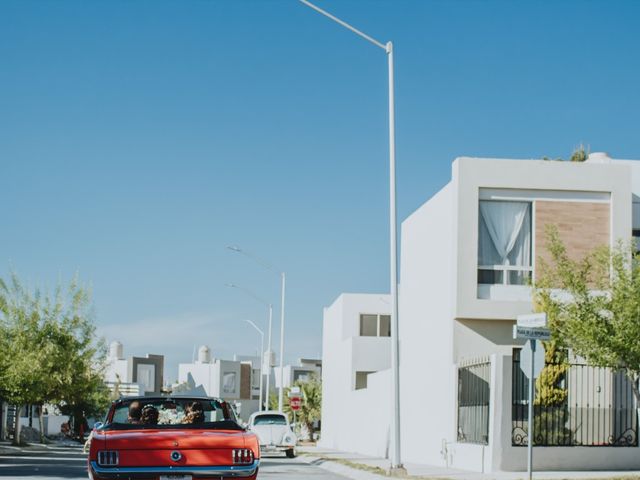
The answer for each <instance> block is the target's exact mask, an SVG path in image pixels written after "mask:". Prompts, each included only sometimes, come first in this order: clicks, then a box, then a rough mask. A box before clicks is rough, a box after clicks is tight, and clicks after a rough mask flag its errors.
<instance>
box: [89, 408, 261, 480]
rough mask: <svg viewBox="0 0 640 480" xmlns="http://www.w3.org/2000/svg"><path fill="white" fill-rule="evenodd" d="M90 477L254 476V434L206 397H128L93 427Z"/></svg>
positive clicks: (180, 479) (186, 479)
mask: <svg viewBox="0 0 640 480" xmlns="http://www.w3.org/2000/svg"><path fill="white" fill-rule="evenodd" d="M88 463H89V465H88V467H89V478H90V479H92V480H103V479H132V480H133V479H148V480H196V479H198V480H200V479H203V480H204V479H215V480H220V479H231V478H246V479H254V480H255V479H256V478H257V476H258V466H259V464H260V447H259V446H258V439H257V437H256V436H255V435H254V434H253V433H250V432H247V431H246V430H245V429H244V428H242V426H240V424H239V423H238V421H237V419H236V416H235V414H234V412H233V409H232V408H231V406H230V405H229V404H228V403H226V402H224V401H222V400H217V399H215V398H208V397H199V398H196V397H188V398H187V397H159V398H155V397H153V398H152V397H127V398H122V399H120V400H117V401H115V402H114V403H113V405H111V408H110V409H109V413H108V414H107V418H106V422H105V423H104V424H103V425H102V426H99V427H98V428H96V429H95V430H94V431H93V433H92V439H91V447H90V450H89V459H88Z"/></svg>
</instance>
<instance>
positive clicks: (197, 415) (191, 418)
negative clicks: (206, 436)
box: [182, 401, 204, 423]
mask: <svg viewBox="0 0 640 480" xmlns="http://www.w3.org/2000/svg"><path fill="white" fill-rule="evenodd" d="M184 412H185V415H184V419H183V420H182V423H202V422H204V408H203V407H202V403H200V402H197V401H196V402H192V403H190V404H188V405H187V406H186V408H185V409H184Z"/></svg>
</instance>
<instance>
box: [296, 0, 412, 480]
mask: <svg viewBox="0 0 640 480" xmlns="http://www.w3.org/2000/svg"><path fill="white" fill-rule="evenodd" d="M300 2H302V3H303V4H305V5H306V6H307V7H310V8H312V9H313V10H315V11H316V12H318V13H320V14H322V15H324V16H325V17H327V18H329V19H331V20H333V21H334V22H336V23H338V24H339V25H341V26H343V27H344V28H346V29H348V30H351V31H352V32H353V33H355V34H356V35H358V36H360V37H362V38H364V39H365V40H367V41H368V42H369V43H371V44H373V45H375V46H376V47H378V48H381V49H382V50H384V51H385V53H386V54H387V65H388V75H389V240H390V242H389V266H390V272H389V283H390V288H391V384H392V390H393V393H392V397H391V409H392V412H391V451H390V457H391V469H392V470H398V471H401V470H403V468H402V461H401V458H400V379H399V355H398V250H397V241H398V225H397V222H396V130H395V129H396V122H395V99H394V85H393V43H391V42H387V43H386V44H383V43H382V42H379V41H378V40H376V39H374V38H373V37H370V36H369V35H367V34H366V33H363V32H361V31H360V30H358V29H357V28H355V27H352V26H351V25H349V24H348V23H347V22H345V21H343V20H340V19H339V18H338V17H336V16H334V15H331V14H330V13H329V12H327V11H325V10H323V9H321V8H319V7H317V6H315V5H314V4H313V3H311V2H309V1H308V0H300Z"/></svg>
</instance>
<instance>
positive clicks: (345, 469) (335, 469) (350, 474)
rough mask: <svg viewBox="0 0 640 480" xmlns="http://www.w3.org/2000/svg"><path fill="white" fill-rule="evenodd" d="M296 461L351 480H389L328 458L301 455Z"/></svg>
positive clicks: (384, 476)
mask: <svg viewBox="0 0 640 480" xmlns="http://www.w3.org/2000/svg"><path fill="white" fill-rule="evenodd" d="M298 460H299V461H301V462H303V463H306V464H308V465H312V466H314V467H318V468H322V469H323V470H327V471H328V472H331V473H337V474H338V475H342V476H344V477H347V478H351V479H353V480H382V479H385V480H389V478H390V477H388V476H386V475H379V474H377V473H371V472H366V471H364V470H358V469H357V468H353V467H349V466H347V465H342V464H341V463H338V462H336V461H335V460H332V459H330V458H323V457H316V456H314V455H301V456H299V457H298Z"/></svg>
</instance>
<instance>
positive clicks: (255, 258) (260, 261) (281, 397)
mask: <svg viewBox="0 0 640 480" xmlns="http://www.w3.org/2000/svg"><path fill="white" fill-rule="evenodd" d="M227 248H228V249H229V250H231V251H232V252H235V253H241V254H242V255H244V256H245V257H249V258H251V259H252V260H253V261H255V262H257V263H258V264H260V265H261V266H262V267H264V268H266V269H268V270H271V271H272V272H275V273H278V274H279V275H280V293H281V296H280V388H279V390H278V410H279V411H281V412H282V409H283V407H284V378H283V373H284V298H285V287H286V275H285V273H284V271H282V270H279V269H277V268H276V267H274V266H273V265H272V264H271V263H269V262H267V261H266V260H264V259H262V258H260V257H258V256H256V255H254V254H252V253H249V252H247V251H246V250H243V249H242V248H240V247H238V246H237V245H233V246H228V247H227ZM269 338H271V335H269ZM269 362H271V357H269ZM267 402H268V399H267Z"/></svg>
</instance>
